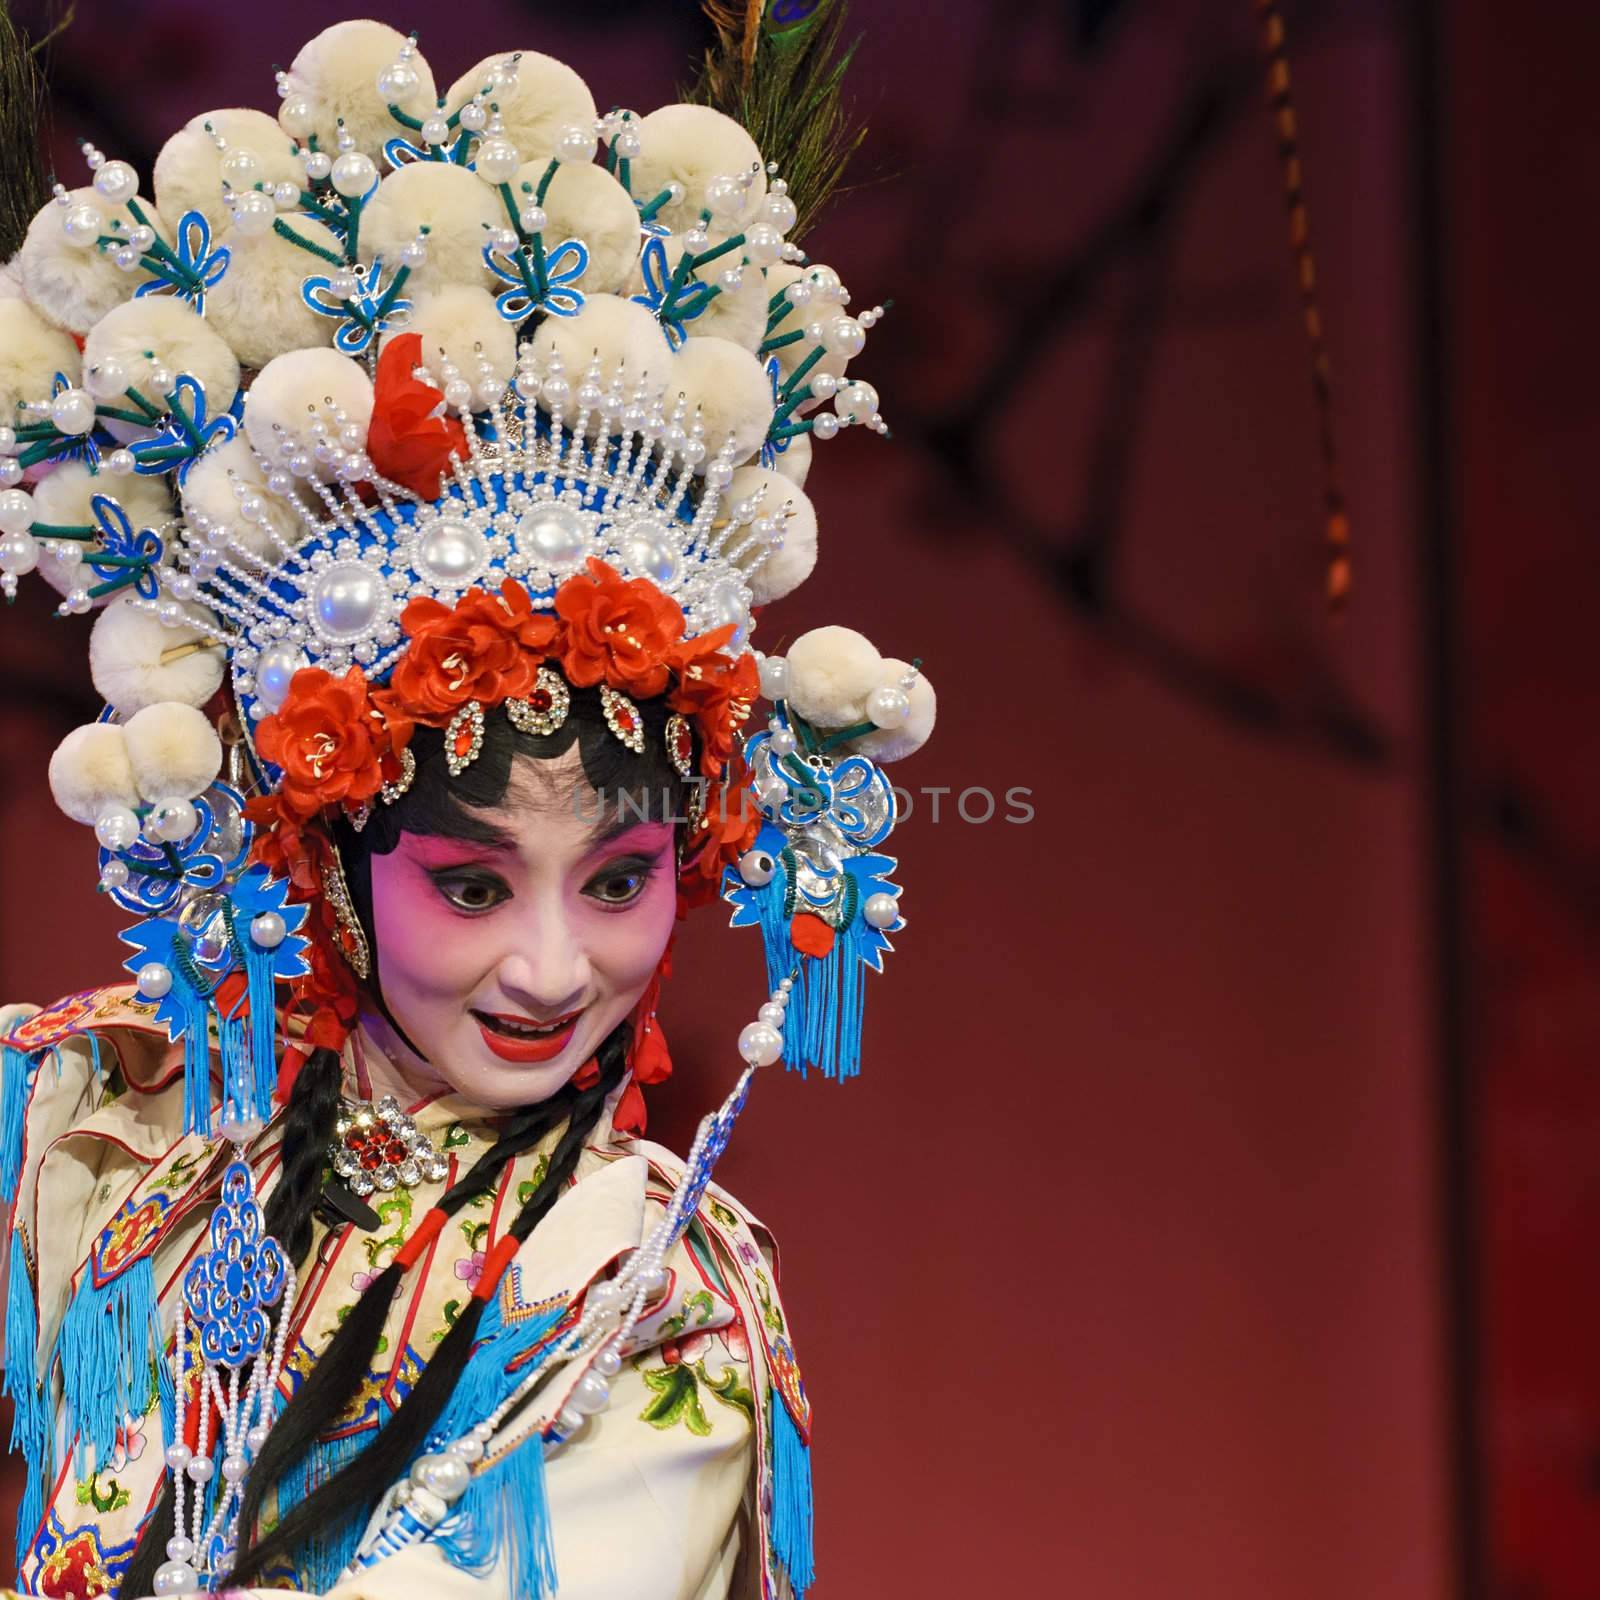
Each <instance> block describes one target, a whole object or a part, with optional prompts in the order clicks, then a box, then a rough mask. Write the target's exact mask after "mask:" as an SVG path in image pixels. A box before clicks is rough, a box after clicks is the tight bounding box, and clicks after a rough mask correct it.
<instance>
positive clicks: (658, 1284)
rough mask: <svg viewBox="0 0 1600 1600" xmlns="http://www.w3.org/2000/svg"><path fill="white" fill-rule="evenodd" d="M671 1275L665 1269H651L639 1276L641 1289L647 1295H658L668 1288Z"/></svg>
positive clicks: (658, 1267) (657, 1267)
mask: <svg viewBox="0 0 1600 1600" xmlns="http://www.w3.org/2000/svg"><path fill="white" fill-rule="evenodd" d="M668 1277H669V1274H668V1272H667V1269H666V1268H665V1267H660V1266H656V1267H651V1268H650V1269H649V1270H648V1271H646V1272H641V1273H640V1274H639V1287H640V1288H642V1289H643V1290H644V1292H645V1294H646V1295H658V1294H660V1293H661V1291H662V1290H663V1289H665V1288H666V1286H667V1280H668Z"/></svg>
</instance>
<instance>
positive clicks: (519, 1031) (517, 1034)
mask: <svg viewBox="0 0 1600 1600" xmlns="http://www.w3.org/2000/svg"><path fill="white" fill-rule="evenodd" d="M583 1010H584V1008H583V1007H581V1006H580V1007H579V1008H578V1009H577V1010H576V1011H571V1012H568V1013H567V1015H566V1016H564V1017H556V1018H554V1019H553V1020H552V1021H550V1022H539V1023H536V1022H534V1021H533V1020H532V1019H531V1018H528V1017H516V1016H510V1015H502V1014H500V1013H498V1012H492V1011H474V1012H473V1013H472V1018H473V1021H474V1022H476V1023H477V1024H478V1032H479V1033H481V1034H482V1035H483V1042H484V1044H485V1045H487V1046H488V1047H489V1049H490V1050H492V1051H493V1052H494V1054H495V1055H497V1056H499V1057H500V1059H501V1060H502V1061H516V1062H522V1063H528V1062H540V1061H553V1060H555V1058H556V1057H557V1056H558V1055H560V1054H561V1052H562V1051H563V1050H565V1049H566V1048H567V1046H568V1045H569V1044H570V1043H571V1042H572V1033H573V1029H574V1028H576V1027H577V1025H578V1018H579V1017H581V1016H582V1015H583Z"/></svg>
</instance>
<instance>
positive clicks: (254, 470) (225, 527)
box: [173, 436, 307, 699]
mask: <svg viewBox="0 0 1600 1600" xmlns="http://www.w3.org/2000/svg"><path fill="white" fill-rule="evenodd" d="M180 492H181V494H182V496H183V513H184V515H185V516H186V517H188V518H189V520H190V521H191V522H196V521H198V520H199V519H200V518H201V517H204V518H206V519H207V520H208V521H209V522H210V523H211V525H212V528H213V530H214V532H213V534H212V535H211V537H213V538H214V539H215V541H216V543H217V544H218V545H219V546H220V547H222V548H223V549H224V550H225V551H226V552H227V554H228V555H229V556H231V557H232V558H234V559H239V558H240V557H245V558H250V557H253V558H255V559H256V560H263V561H267V562H270V563H273V564H276V563H277V562H279V561H281V560H283V558H284V550H283V546H285V545H286V546H287V547H288V548H289V549H291V550H292V549H296V548H298V547H299V546H300V545H301V544H303V543H304V542H305V539H306V534H307V530H306V528H305V525H304V524H303V523H302V521H301V519H300V515H299V512H298V511H297V509H296V503H295V501H294V500H293V498H292V497H290V496H285V495H277V494H274V493H273V492H272V491H271V490H270V489H269V488H268V487H267V482H266V475H265V473H264V472H263V471H262V467H261V462H260V460H259V459H258V458H257V456H256V453H255V451H254V450H252V449H251V448H250V442H249V440H248V439H244V438H240V437H238V436H235V437H234V438H232V439H230V440H228V442H227V443H226V444H222V445H218V446H217V447H216V448H215V449H213V450H208V451H206V453H205V454H204V455H203V456H201V458H200V459H199V460H198V461H197V462H195V464H194V465H193V466H192V467H191V468H190V469H189V476H188V477H187V478H185V479H184V480H183V488H182V490H181V491H180ZM245 494H249V495H253V496H255V498H256V499H257V500H259V502H260V512H259V515H258V516H257V518H256V520H255V521H253V522H252V521H250V520H249V519H248V518H247V517H246V516H245V515H244V512H243V509H242V508H241V506H240V503H239V502H240V497H241V496H242V495H245ZM279 540H281V541H282V545H280V544H279V542H278V541H279ZM173 698H174V699H181V698H182V696H177V695H175V696H174V697H173Z"/></svg>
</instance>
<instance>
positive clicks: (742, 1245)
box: [735, 1239, 764, 1267]
mask: <svg viewBox="0 0 1600 1600" xmlns="http://www.w3.org/2000/svg"><path fill="white" fill-rule="evenodd" d="M735 1248H736V1249H737V1250H738V1252H739V1259H740V1260H741V1261H742V1262H744V1264H745V1265H746V1266H747V1267H759V1266H762V1265H764V1263H763V1262H762V1260H761V1252H760V1251H759V1250H757V1249H756V1247H755V1246H754V1245H753V1244H751V1242H750V1241H749V1240H748V1239H741V1240H740V1241H739V1242H738V1244H737V1245H736V1246H735Z"/></svg>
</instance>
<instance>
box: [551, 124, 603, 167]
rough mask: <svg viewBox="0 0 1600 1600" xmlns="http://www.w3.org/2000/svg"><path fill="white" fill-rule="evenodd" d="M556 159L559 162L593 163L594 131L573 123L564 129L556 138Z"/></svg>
mask: <svg viewBox="0 0 1600 1600" xmlns="http://www.w3.org/2000/svg"><path fill="white" fill-rule="evenodd" d="M556 159H557V160H559V161H579V162H581V161H593V160H594V129H593V128H586V127H584V126H583V124H582V123H579V122H573V123H569V124H568V125H567V126H566V127H564V128H563V129H562V130H561V132H560V134H559V135H558V136H557V138H556Z"/></svg>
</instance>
